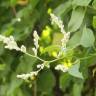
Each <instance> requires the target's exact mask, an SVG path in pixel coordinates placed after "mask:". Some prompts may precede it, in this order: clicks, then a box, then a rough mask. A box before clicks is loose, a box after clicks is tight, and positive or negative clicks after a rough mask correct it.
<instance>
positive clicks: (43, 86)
mask: <svg viewBox="0 0 96 96" xmlns="http://www.w3.org/2000/svg"><path fill="white" fill-rule="evenodd" d="M54 85H55V78H54V75H53V74H52V72H51V71H50V70H45V71H43V72H42V73H40V75H39V77H38V80H37V87H38V90H39V91H41V92H47V93H49V92H50V91H52V88H53V87H54Z"/></svg>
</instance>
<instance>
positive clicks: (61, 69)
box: [55, 64, 69, 72]
mask: <svg viewBox="0 0 96 96" xmlns="http://www.w3.org/2000/svg"><path fill="white" fill-rule="evenodd" d="M68 69H69V68H68V67H66V66H64V65H63V64H58V65H57V66H56V67H55V70H60V71H62V72H67V71H68Z"/></svg>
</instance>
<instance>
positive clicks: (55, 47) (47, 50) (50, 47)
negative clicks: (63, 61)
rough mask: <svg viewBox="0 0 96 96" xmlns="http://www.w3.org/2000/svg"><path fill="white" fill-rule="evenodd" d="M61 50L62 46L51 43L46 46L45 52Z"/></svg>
mask: <svg viewBox="0 0 96 96" xmlns="http://www.w3.org/2000/svg"><path fill="white" fill-rule="evenodd" d="M59 50H60V46H59V45H50V46H48V47H46V48H45V49H44V52H43V53H46V52H48V53H50V52H52V51H59Z"/></svg>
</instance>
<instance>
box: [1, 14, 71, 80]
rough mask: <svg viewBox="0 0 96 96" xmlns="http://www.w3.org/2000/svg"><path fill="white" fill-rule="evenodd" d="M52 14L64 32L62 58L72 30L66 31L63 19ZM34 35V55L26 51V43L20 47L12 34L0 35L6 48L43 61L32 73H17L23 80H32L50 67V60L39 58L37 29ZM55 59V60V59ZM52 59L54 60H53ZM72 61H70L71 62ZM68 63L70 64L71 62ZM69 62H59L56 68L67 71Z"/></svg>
mask: <svg viewBox="0 0 96 96" xmlns="http://www.w3.org/2000/svg"><path fill="white" fill-rule="evenodd" d="M50 16H51V19H52V23H55V24H56V25H57V26H58V27H59V28H60V30H61V33H62V34H63V38H62V39H61V43H62V45H61V50H60V51H59V54H58V57H59V58H60V56H62V53H63V52H65V51H66V49H67V47H66V44H67V43H68V41H69V38H70V32H65V30H64V25H63V22H62V20H61V19H59V18H58V17H56V16H55V15H54V14H52V13H51V14H50ZM33 37H34V45H35V47H34V48H32V50H33V52H34V55H31V54H29V53H27V52H26V47H25V46H24V45H21V47H19V46H18V45H17V43H16V41H15V40H14V38H13V36H10V37H5V36H2V35H0V41H2V42H3V43H4V44H5V48H8V49H10V50H12V49H15V50H17V51H21V52H23V53H25V54H27V55H29V56H32V57H35V58H37V59H39V60H41V61H42V64H38V65H37V71H33V72H30V73H27V74H21V75H17V78H20V79H23V80H28V79H29V78H30V79H31V80H34V77H36V76H37V75H38V73H39V72H40V71H41V70H42V69H44V67H47V68H50V66H49V63H50V61H45V60H43V59H41V58H39V57H38V56H37V52H38V48H39V44H38V41H39V36H38V34H37V31H34V33H33ZM53 61H55V60H53ZM53 61H52V62H53ZM69 63H70V62H69ZM69 63H68V64H69ZM68 64H65V63H64V64H58V65H57V66H56V67H55V69H56V70H61V71H63V72H67V71H68V69H69V67H70V66H69V65H70V64H69V65H68Z"/></svg>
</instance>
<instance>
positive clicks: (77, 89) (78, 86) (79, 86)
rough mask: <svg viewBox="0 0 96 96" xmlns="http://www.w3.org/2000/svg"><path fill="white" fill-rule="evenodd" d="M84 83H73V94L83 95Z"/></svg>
mask: <svg viewBox="0 0 96 96" xmlns="http://www.w3.org/2000/svg"><path fill="white" fill-rule="evenodd" d="M82 87H83V86H82V83H75V84H74V85H73V95H72V96H81V91H82Z"/></svg>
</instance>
